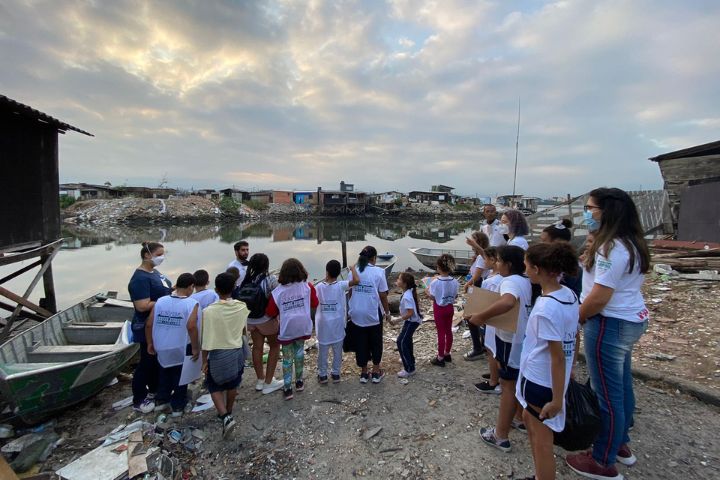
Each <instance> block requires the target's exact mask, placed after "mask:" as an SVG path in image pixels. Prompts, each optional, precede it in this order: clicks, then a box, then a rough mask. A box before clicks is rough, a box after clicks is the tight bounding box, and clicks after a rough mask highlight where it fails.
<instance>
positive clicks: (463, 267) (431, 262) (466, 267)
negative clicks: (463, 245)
mask: <svg viewBox="0 0 720 480" xmlns="http://www.w3.org/2000/svg"><path fill="white" fill-rule="evenodd" d="M408 250H410V253H412V254H413V255H415V258H417V259H418V261H419V262H420V263H422V264H423V265H425V266H426V267H428V268H430V269H432V270H435V265H436V264H437V260H438V258H440V255H443V254H449V255H452V256H453V258H455V271H454V272H453V273H456V274H466V273H468V272H469V271H470V266H471V265H472V263H473V260H474V259H475V253H474V252H473V251H472V250H450V249H445V248H424V247H421V248H408Z"/></svg>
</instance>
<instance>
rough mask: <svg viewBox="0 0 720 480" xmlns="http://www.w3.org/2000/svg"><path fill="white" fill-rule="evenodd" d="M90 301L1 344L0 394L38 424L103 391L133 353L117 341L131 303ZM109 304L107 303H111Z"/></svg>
mask: <svg viewBox="0 0 720 480" xmlns="http://www.w3.org/2000/svg"><path fill="white" fill-rule="evenodd" d="M105 300H106V298H105V297H103V296H100V295H96V296H93V297H90V298H88V299H86V300H84V301H82V302H80V303H78V304H76V305H73V306H72V307H70V308H68V309H67V310H63V311H61V312H59V313H56V314H55V315H53V316H51V317H49V318H48V319H47V320H45V321H44V322H42V323H40V324H39V325H36V326H35V327H33V328H31V329H28V330H26V331H24V332H22V333H21V334H19V335H18V336H16V337H14V338H12V339H10V340H8V341H7V342H5V343H4V344H2V345H0V394H1V396H2V398H3V400H5V401H6V402H8V403H9V404H10V407H11V408H12V412H13V415H14V416H16V417H19V418H20V419H21V420H22V421H24V422H25V423H28V424H33V423H38V422H41V421H43V420H45V419H47V418H49V417H52V416H53V415H55V414H56V413H58V412H60V411H61V410H63V409H65V408H67V407H69V406H71V405H74V404H76V403H78V402H82V401H83V400H86V399H87V398H90V397H92V396H93V395H95V394H97V393H98V392H99V391H100V390H102V389H103V388H104V387H105V386H106V385H107V384H108V383H109V382H110V381H111V380H112V379H113V378H114V377H115V376H116V375H117V373H118V372H119V371H120V370H121V369H122V368H123V367H124V366H125V365H126V364H127V363H128V362H129V361H130V359H131V358H132V357H133V355H135V353H136V352H137V351H138V348H139V346H138V344H130V345H128V344H126V343H123V342H121V341H119V338H120V332H121V330H122V327H123V324H124V322H125V320H131V319H132V316H133V308H132V303H130V302H120V301H113V300H111V299H108V303H107V304H106V303H105ZM111 303H112V305H111Z"/></svg>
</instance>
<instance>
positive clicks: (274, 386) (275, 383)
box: [262, 378, 285, 395]
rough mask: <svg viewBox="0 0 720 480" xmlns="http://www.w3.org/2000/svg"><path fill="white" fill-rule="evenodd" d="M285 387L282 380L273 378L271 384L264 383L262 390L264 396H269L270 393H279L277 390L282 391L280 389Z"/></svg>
mask: <svg viewBox="0 0 720 480" xmlns="http://www.w3.org/2000/svg"><path fill="white" fill-rule="evenodd" d="M284 386H285V384H284V383H283V382H282V380H278V379H277V378H273V379H272V382H270V383H264V384H263V389H262V392H263V395H267V394H269V393H273V392H275V391H277V390H280V389H281V388H283V387H284Z"/></svg>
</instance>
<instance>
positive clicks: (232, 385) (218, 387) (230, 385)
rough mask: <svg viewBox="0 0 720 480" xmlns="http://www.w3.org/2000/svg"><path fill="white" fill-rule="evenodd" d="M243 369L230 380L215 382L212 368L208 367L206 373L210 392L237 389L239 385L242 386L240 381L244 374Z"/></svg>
mask: <svg viewBox="0 0 720 480" xmlns="http://www.w3.org/2000/svg"><path fill="white" fill-rule="evenodd" d="M243 370H244V368H243V369H241V370H240V371H239V372H238V374H237V377H235V378H234V379H232V380H230V381H229V382H225V383H215V381H214V380H213V378H212V375H210V368H208V373H207V375H205V385H206V386H207V389H208V392H210V393H215V392H225V391H227V390H235V389H236V388H237V387H238V386H240V382H241V381H242V375H243Z"/></svg>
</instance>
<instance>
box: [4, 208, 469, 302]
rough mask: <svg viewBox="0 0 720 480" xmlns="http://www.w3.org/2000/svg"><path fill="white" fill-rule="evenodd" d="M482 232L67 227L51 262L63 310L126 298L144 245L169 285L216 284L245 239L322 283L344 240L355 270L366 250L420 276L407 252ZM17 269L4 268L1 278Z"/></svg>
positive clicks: (448, 228) (388, 225)
mask: <svg viewBox="0 0 720 480" xmlns="http://www.w3.org/2000/svg"><path fill="white" fill-rule="evenodd" d="M479 225H480V221H479V220H454V221H435V220H427V219H425V220H414V221H408V220H403V221H400V220H397V219H386V218H333V219H312V220H303V221H297V222H295V221H291V222H287V221H283V222H274V221H273V222H267V221H263V222H252V223H242V224H237V225H234V224H232V225H230V224H222V225H191V224H182V225H175V226H147V227H126V226H107V227H106V226H103V227H101V228H94V229H88V228H80V227H72V228H69V227H68V228H65V229H64V230H63V237H65V238H66V243H65V246H64V248H63V249H62V250H61V251H60V253H58V255H57V256H56V257H55V260H54V262H53V272H54V278H55V289H56V294H57V300H58V308H66V307H69V306H71V305H73V304H74V303H77V302H78V301H80V300H83V299H85V298H87V297H89V296H90V295H92V294H94V293H98V292H105V291H109V290H114V291H117V292H119V297H120V298H128V293H127V283H128V280H129V279H130V276H131V275H132V273H133V271H134V269H135V268H137V266H138V265H139V264H140V248H141V247H140V243H141V242H142V241H158V242H161V243H162V244H163V245H164V246H165V252H166V253H165V257H166V258H165V262H164V263H163V264H162V266H161V267H160V268H159V270H160V271H161V272H162V273H164V274H165V275H166V276H168V277H169V278H171V279H172V280H175V279H176V278H177V277H178V275H180V274H181V273H183V272H193V271H195V270H197V269H199V268H204V269H205V270H207V271H208V272H209V273H210V276H211V279H212V278H213V277H214V276H215V275H216V274H218V273H220V272H222V271H224V270H225V268H226V267H227V265H228V263H230V262H231V261H232V260H233V259H234V258H235V254H234V252H233V244H234V243H235V242H237V241H238V240H241V239H244V240H247V241H248V242H249V243H250V254H251V255H252V254H253V253H258V252H262V253H265V254H266V255H267V256H268V257H269V258H270V267H271V269H276V268H279V267H280V265H281V264H282V262H283V260H285V259H286V258H289V257H296V258H298V259H300V261H302V262H303V264H304V265H305V268H306V269H307V270H308V273H309V274H310V278H311V279H318V278H322V277H324V276H325V264H326V263H327V262H328V261H329V260H332V259H337V260H340V261H342V247H341V245H342V243H341V242H342V241H343V240H344V241H345V242H346V244H347V256H348V262H349V263H350V264H352V263H354V262H355V261H356V260H357V254H358V253H359V252H360V250H362V248H363V247H365V246H366V245H372V246H374V247H375V248H376V249H377V250H378V252H379V253H385V252H391V253H393V254H395V255H396V256H397V259H398V260H397V264H396V265H395V269H394V271H401V270H405V269H406V268H408V267H411V268H413V269H415V270H419V269H421V268H425V267H423V266H422V265H421V264H420V262H418V261H417V260H416V259H415V257H414V256H413V255H412V254H411V253H410V252H409V251H408V248H409V247H435V248H439V247H442V248H452V249H463V250H465V249H468V247H467V245H466V244H465V237H466V236H467V235H469V234H470V232H472V231H473V230H476V229H478V228H479ZM20 266H22V264H21V265H18V264H15V265H11V266H10V267H3V268H0V277H3V276H5V275H7V274H9V273H11V272H12V271H14V270H17V269H18V268H20ZM36 271H37V269H35V270H33V272H36ZM32 275H33V273H26V274H24V275H22V276H20V277H18V278H16V279H14V280H12V281H10V282H8V283H7V284H6V285H7V288H9V289H10V290H12V291H14V292H19V293H23V292H24V290H25V289H26V288H27V285H28V284H29V283H30V281H31V280H32ZM211 281H212V280H211ZM41 295H42V282H40V284H39V285H38V287H36V290H35V293H34V294H33V295H32V296H31V300H32V301H35V302H37V301H38V299H39V297H40V296H41ZM3 315H5V316H6V314H5V313H3Z"/></svg>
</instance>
